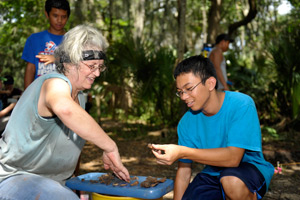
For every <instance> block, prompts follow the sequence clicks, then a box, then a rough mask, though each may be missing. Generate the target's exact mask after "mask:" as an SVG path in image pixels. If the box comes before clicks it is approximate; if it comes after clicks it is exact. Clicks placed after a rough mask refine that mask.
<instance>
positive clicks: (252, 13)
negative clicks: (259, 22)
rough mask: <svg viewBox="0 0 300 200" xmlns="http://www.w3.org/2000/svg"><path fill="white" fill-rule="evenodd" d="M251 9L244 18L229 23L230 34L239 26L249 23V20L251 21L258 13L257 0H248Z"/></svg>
mask: <svg viewBox="0 0 300 200" xmlns="http://www.w3.org/2000/svg"><path fill="white" fill-rule="evenodd" d="M248 3H249V6H250V9H249V12H248V14H247V16H246V17H245V18H244V19H242V20H241V21H238V22H235V23H233V24H230V25H229V28H228V34H229V35H232V34H233V33H234V32H235V31H236V30H237V29H238V28H239V27H241V26H244V25H247V24H248V23H249V22H251V21H252V20H253V19H254V18H255V16H256V14H257V9H256V0H248Z"/></svg>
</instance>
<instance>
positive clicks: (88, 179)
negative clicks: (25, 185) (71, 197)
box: [66, 173, 174, 199]
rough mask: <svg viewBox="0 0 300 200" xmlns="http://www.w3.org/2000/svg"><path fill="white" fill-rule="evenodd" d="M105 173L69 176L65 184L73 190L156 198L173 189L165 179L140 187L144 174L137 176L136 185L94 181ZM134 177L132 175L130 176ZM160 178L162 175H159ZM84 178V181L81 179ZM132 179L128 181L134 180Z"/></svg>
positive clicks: (171, 183) (172, 184)
mask: <svg viewBox="0 0 300 200" xmlns="http://www.w3.org/2000/svg"><path fill="white" fill-rule="evenodd" d="M103 174H106V173H88V174H83V175H80V176H78V177H75V178H71V179H69V180H68V181H67V182H66V186H67V187H69V188H70V189H73V190H80V191H87V192H96V193H100V194H107V195H115V196H122V197H135V198H141V199H158V198H160V197H162V196H164V195H165V194H167V193H168V192H170V191H172V190H173V187H174V182H173V180H170V179H166V181H165V182H163V183H159V184H158V185H156V186H154V187H150V188H144V187H141V186H140V184H141V182H143V181H145V180H146V178H147V177H146V176H137V177H138V181H139V184H138V185H136V186H130V185H129V184H128V185H127V186H123V187H122V186H113V185H112V184H110V185H106V184H103V183H94V182H93V181H99V177H100V176H102V175H103ZM131 177H134V176H131ZM159 178H162V177H159ZM83 179H84V181H83ZM135 181H136V180H132V181H131V182H130V183H133V182H135Z"/></svg>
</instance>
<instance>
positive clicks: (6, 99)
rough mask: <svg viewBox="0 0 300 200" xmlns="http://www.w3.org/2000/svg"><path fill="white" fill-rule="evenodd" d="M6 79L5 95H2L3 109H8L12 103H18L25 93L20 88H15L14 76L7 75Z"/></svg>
mask: <svg viewBox="0 0 300 200" xmlns="http://www.w3.org/2000/svg"><path fill="white" fill-rule="evenodd" d="M4 79H5V80H4V82H3V84H4V93H2V94H1V100H2V103H3V109H4V108H6V107H8V106H9V105H10V104H11V103H15V102H17V100H18V99H19V98H20V96H21V94H22V92H23V91H22V90H20V89H19V88H15V87H14V83H15V80H14V78H13V77H12V76H10V75H6V76H5V77H4Z"/></svg>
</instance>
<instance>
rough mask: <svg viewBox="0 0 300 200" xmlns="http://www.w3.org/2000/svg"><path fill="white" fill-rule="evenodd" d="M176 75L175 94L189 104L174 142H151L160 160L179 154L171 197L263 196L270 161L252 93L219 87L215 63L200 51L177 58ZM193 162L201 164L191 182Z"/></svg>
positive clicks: (190, 199) (270, 170)
mask: <svg viewBox="0 0 300 200" xmlns="http://www.w3.org/2000/svg"><path fill="white" fill-rule="evenodd" d="M174 78H175V79H176V87H177V92H176V95H177V96H178V97H180V99H181V100H182V101H184V102H185V103H186V105H187V106H188V107H189V110H188V111H187V112H186V113H185V114H184V116H183V117H182V118H181V120H180V122H179V124H178V127H177V133H178V145H174V144H169V145H155V144H152V146H151V147H152V152H153V154H154V155H155V156H156V158H157V163H159V164H163V165H171V164H172V163H173V162H174V161H176V160H178V159H179V162H178V169H177V173H176V179H175V186H174V200H179V199H183V200H194V199H209V200H219V199H224V200H225V199H231V200H241V199H243V200H248V199H249V200H250V199H251V200H254V199H255V200H256V199H261V198H262V197H263V196H264V194H265V193H266V191H267V189H268V186H269V184H270V181H271V178H272V176H273V174H274V167H273V166H272V165H271V164H270V163H269V162H267V161H266V160H265V159H264V157H263V153H262V143H261V130H260V123H259V119H258V114H257V111H256V107H255V103H254V101H253V100H252V98H251V97H250V96H248V95H245V94H242V93H239V92H231V91H221V90H217V89H216V88H217V86H218V81H217V78H216V71H215V69H214V66H213V65H212V63H211V61H210V60H209V59H208V58H204V57H203V56H192V57H190V58H187V59H185V60H183V61H182V62H181V63H179V64H178V65H177V67H176V69H175V71H174ZM192 162H198V163H201V164H204V165H205V168H204V169H203V170H202V171H201V172H200V173H198V174H197V176H196V177H195V178H194V179H193V181H192V182H191V183H190V180H191V173H192Z"/></svg>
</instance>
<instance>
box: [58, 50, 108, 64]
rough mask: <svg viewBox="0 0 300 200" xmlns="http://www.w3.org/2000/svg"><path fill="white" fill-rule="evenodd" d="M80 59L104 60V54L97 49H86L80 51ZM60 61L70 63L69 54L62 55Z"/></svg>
mask: <svg viewBox="0 0 300 200" xmlns="http://www.w3.org/2000/svg"><path fill="white" fill-rule="evenodd" d="M82 59H83V60H105V59H106V56H105V53H104V52H103V51H98V50H86V51H83V52H82ZM60 62H61V63H70V62H71V60H70V58H69V56H66V55H63V56H62V57H61V58H60Z"/></svg>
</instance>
